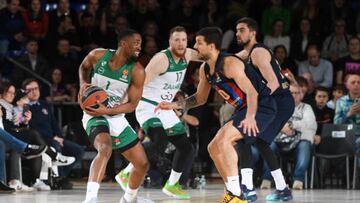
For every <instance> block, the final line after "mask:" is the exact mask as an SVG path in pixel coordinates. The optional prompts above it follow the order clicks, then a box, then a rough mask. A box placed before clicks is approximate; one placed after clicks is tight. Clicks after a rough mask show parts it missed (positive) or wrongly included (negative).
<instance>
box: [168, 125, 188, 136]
mask: <svg viewBox="0 0 360 203" xmlns="http://www.w3.org/2000/svg"><path fill="white" fill-rule="evenodd" d="M165 130H166V134H167V136H176V135H182V134H186V129H185V126H184V124H183V123H181V122H179V123H177V124H175V125H174V126H173V127H171V128H168V129H165Z"/></svg>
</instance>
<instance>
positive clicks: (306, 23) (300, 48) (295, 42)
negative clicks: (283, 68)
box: [290, 18, 320, 73]
mask: <svg viewBox="0 0 360 203" xmlns="http://www.w3.org/2000/svg"><path fill="white" fill-rule="evenodd" d="M319 42H320V39H319V37H318V36H316V35H315V34H314V33H313V31H312V30H311V25H310V20H309V19H308V18H302V19H301V21H300V26H299V31H295V32H294V33H293V35H292V37H291V46H290V49H291V52H290V53H291V57H292V58H293V59H295V60H296V61H303V60H305V59H306V48H307V47H308V45H309V44H317V45H320V43H319ZM295 73H297V72H295Z"/></svg>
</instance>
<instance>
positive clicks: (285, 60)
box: [274, 45, 298, 73]
mask: <svg viewBox="0 0 360 203" xmlns="http://www.w3.org/2000/svg"><path fill="white" fill-rule="evenodd" d="M274 56H275V58H276V60H277V61H278V62H279V64H280V67H281V69H285V70H286V69H288V70H290V71H291V72H292V73H297V72H298V71H297V66H296V63H295V61H294V60H292V59H291V58H289V57H287V56H288V53H287V50H286V47H285V46H284V45H277V46H275V48H274Z"/></svg>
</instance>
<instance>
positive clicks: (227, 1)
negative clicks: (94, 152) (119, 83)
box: [0, 0, 360, 191]
mask: <svg viewBox="0 0 360 203" xmlns="http://www.w3.org/2000/svg"><path fill="white" fill-rule="evenodd" d="M245 16H249V17H252V18H254V19H256V20H257V21H258V23H259V25H260V30H259V31H258V36H257V37H258V39H259V41H261V42H263V43H264V44H265V45H267V46H268V47H269V48H271V49H272V50H273V52H274V55H275V57H276V59H277V61H278V62H279V64H280V66H281V68H282V69H283V73H284V74H291V75H293V77H294V81H295V80H296V81H297V82H296V84H292V85H291V87H290V90H291V93H292V95H293V97H294V100H295V103H296V108H295V112H294V114H293V116H292V118H291V119H290V121H289V122H288V124H286V125H285V126H284V128H283V129H282V132H281V133H282V134H286V135H289V136H291V135H294V134H295V133H296V132H301V138H300V141H299V142H298V143H297V145H296V147H295V149H294V150H295V151H296V153H295V154H294V159H295V169H294V173H293V174H292V176H293V178H292V179H291V180H293V184H292V185H293V188H294V189H302V188H303V182H304V179H305V171H306V170H307V169H308V167H309V164H310V156H311V152H312V148H313V147H314V145H319V144H321V136H320V135H321V126H322V125H323V124H324V123H335V124H344V123H346V124H355V125H356V124H357V125H358V127H355V129H356V136H357V141H356V144H357V150H358V152H360V127H359V126H360V99H359V98H360V38H359V37H360V2H359V1H357V0H295V1H284V0H222V1H220V0H183V1H180V0H175V1H166V0H101V1H100V0H74V1H70V0H0V25H1V26H0V80H1V82H0V87H1V88H0V95H1V99H0V107H1V111H0V113H1V115H2V116H1V117H0V118H2V122H1V123H0V124H1V125H2V124H3V126H2V128H1V129H0V191H12V190H24V191H32V190H34V189H38V190H50V187H49V181H48V180H46V179H47V178H48V175H47V168H46V167H45V169H44V165H46V166H48V167H52V168H56V169H54V170H55V171H57V170H58V172H57V173H58V174H57V181H58V182H59V185H60V186H59V188H63V189H70V188H72V184H71V183H70V182H69V181H68V179H67V177H68V175H69V173H70V171H71V169H72V168H73V167H74V166H75V164H77V163H80V162H81V161H82V155H83V154H84V146H81V145H80V144H79V143H78V144H77V143H75V142H73V141H71V140H68V139H67V138H66V137H64V135H63V133H62V131H61V130H60V129H61V128H62V127H63V126H59V122H58V121H57V119H56V118H55V117H56V116H55V115H54V112H53V110H52V107H51V105H52V104H54V103H62V102H73V103H75V102H76V101H77V91H78V88H79V84H78V67H79V64H80V63H81V61H82V59H83V58H84V56H86V55H87V54H88V53H89V51H91V50H93V49H94V48H99V47H104V48H112V49H116V48H117V33H119V32H120V31H122V30H124V29H125V28H133V29H136V30H138V31H139V32H140V33H141V34H142V38H143V43H142V47H143V48H142V53H141V55H140V57H139V59H138V60H139V62H140V63H141V64H142V65H143V66H144V67H145V66H146V65H147V63H148V62H149V61H150V59H151V58H152V57H153V56H154V54H155V53H157V52H158V51H160V50H162V49H166V48H167V47H166V46H167V44H168V43H167V39H168V36H167V35H168V31H169V29H170V28H171V27H173V26H176V25H182V26H184V27H185V28H186V29H187V32H188V45H189V47H192V46H193V44H194V37H195V33H196V32H197V30H199V29H200V28H202V27H205V26H218V27H220V28H222V30H223V39H222V49H223V50H224V51H229V52H232V53H236V52H238V51H240V50H241V49H242V47H240V46H239V45H237V40H236V36H235V26H236V24H235V22H236V20H238V19H239V18H241V17H245ZM9 58H11V59H15V60H16V61H17V62H18V63H20V64H21V65H23V66H24V67H25V68H26V69H28V70H29V71H31V72H33V73H35V74H37V75H39V76H41V77H43V78H45V79H47V80H48V81H49V82H50V83H51V86H48V85H47V84H45V83H42V81H39V80H34V79H31V78H34V75H33V74H30V73H29V72H28V71H25V70H23V69H21V68H19V67H18V66H17V65H15V64H14V63H12V62H11V61H10V60H9ZM197 77H198V69H197V66H196V65H191V64H190V65H189V68H188V72H187V77H186V79H185V81H184V84H183V88H182V90H183V91H184V92H185V93H186V94H187V95H191V94H193V93H194V92H195V91H196V86H197V83H198V78H197ZM222 102H223V101H222V100H221V99H219V98H218V97H217V96H216V94H214V92H213V91H212V92H211V94H210V96H209V101H208V102H207V104H211V105H205V106H201V107H197V108H195V109H192V110H189V111H188V112H186V113H187V114H189V115H192V116H194V117H195V118H197V119H198V121H197V123H196V126H198V127H197V128H196V130H194V129H191V128H190V131H189V132H190V134H191V133H194V131H196V133H198V136H199V140H197V141H196V142H197V144H198V147H199V150H198V154H197V158H198V159H199V160H201V161H202V163H203V164H202V172H203V173H211V170H212V162H211V159H210V157H209V155H208V152H207V144H208V143H209V141H210V140H211V139H212V138H213V136H214V135H215V133H216V131H217V129H218V128H219V127H220V126H221V125H222V124H223V123H224V122H225V121H226V120H227V118H228V115H229V114H230V113H231V108H230V110H228V109H229V107H226V106H225V105H223V104H222ZM214 104H215V105H214ZM73 108H78V107H73ZM75 112H80V111H79V109H77V111H72V112H70V114H76V113H75ZM80 114H81V113H80ZM80 117H81V115H80V116H74V115H72V116H71V118H80ZM130 117H131V115H130ZM130 120H132V121H133V123H132V125H134V126H136V125H137V124H136V123H135V122H136V121H135V119H133V118H132V119H131V118H130ZM219 120H221V122H220V121H219ZM65 121H66V122H63V124H66V123H67V122H70V121H74V120H71V119H70V120H69V119H68V120H65ZM78 121H80V120H78ZM190 137H191V136H190ZM82 139H84V140H85V139H87V137H86V136H84V137H82ZM82 143H86V141H84V142H82ZM271 146H272V149H273V150H275V151H276V150H277V149H276V148H277V146H276V144H275V143H273V144H272V145H271ZM254 150H255V151H256V149H254ZM254 150H253V151H254ZM7 152H10V153H9V154H10V157H11V158H10V162H9V165H8V167H7V168H9V169H10V170H6V168H5V166H6V165H5V160H6V154H7ZM42 152H45V153H43V154H41V153H42ZM21 155H22V156H23V157H27V158H29V157H30V158H31V159H26V160H25V161H23V162H24V163H23V166H25V168H26V167H27V168H29V170H30V171H31V172H29V171H26V172H27V173H29V174H31V176H27V177H26V178H24V179H23V180H20V179H21V178H20V175H19V174H20V173H21V171H20V169H21V167H20V166H19V161H18V160H19V159H20V160H21ZM254 155H256V153H254ZM279 156H281V154H279ZM254 157H256V156H254ZM194 159H195V157H194ZM359 163H360V158H359ZM189 165H190V166H191V165H192V164H191V163H189ZM359 165H360V164H359ZM23 168H24V167H23ZM264 168H265V172H264V175H262V176H263V177H264V181H263V182H262V184H261V187H262V188H268V187H270V181H269V180H270V179H268V177H270V175H269V173H268V171H267V170H266V166H264ZM189 171H190V169H189ZM43 173H45V175H44V174H43ZM6 174H8V176H6ZM6 177H8V178H6ZM25 183H26V184H25ZM183 184H186V182H183ZM30 186H32V187H30ZM9 187H10V188H9Z"/></svg>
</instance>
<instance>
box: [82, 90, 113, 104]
mask: <svg viewBox="0 0 360 203" xmlns="http://www.w3.org/2000/svg"><path fill="white" fill-rule="evenodd" d="M97 101H99V102H100V103H102V104H104V105H105V106H107V104H108V95H107V93H106V91H105V90H104V89H102V88H100V87H98V86H90V87H89V88H87V89H86V90H85V91H84V94H83V96H82V98H81V108H82V109H85V108H88V107H91V108H95V109H96V108H98V107H99V105H98V103H97Z"/></svg>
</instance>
